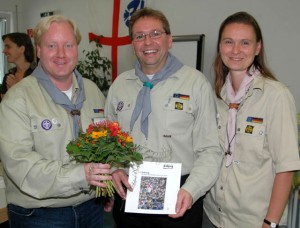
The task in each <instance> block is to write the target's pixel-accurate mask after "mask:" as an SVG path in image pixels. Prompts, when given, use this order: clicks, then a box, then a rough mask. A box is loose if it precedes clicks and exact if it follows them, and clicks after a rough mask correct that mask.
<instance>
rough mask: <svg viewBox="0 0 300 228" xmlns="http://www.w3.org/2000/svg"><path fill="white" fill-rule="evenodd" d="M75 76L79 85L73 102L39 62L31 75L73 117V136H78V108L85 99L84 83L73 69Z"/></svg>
mask: <svg viewBox="0 0 300 228" xmlns="http://www.w3.org/2000/svg"><path fill="white" fill-rule="evenodd" d="M74 74H75V77H76V79H77V83H78V86H79V94H78V97H77V99H76V101H75V103H74V104H73V103H72V102H71V101H70V99H69V98H68V97H67V95H66V94H64V93H63V92H62V91H60V90H59V89H58V88H57V87H56V86H55V85H54V84H53V83H52V82H51V80H50V79H49V76H48V75H47V74H46V73H45V71H44V70H43V68H42V67H41V65H40V64H39V65H38V66H37V68H36V69H35V70H34V71H33V73H32V75H33V76H34V77H36V78H37V80H38V82H39V83H40V84H41V85H42V86H43V87H44V89H45V90H46V91H47V93H48V94H49V95H50V97H51V98H52V100H53V102H55V103H56V104H59V105H61V106H62V107H63V108H64V109H66V110H67V111H68V112H69V113H70V114H71V115H72V117H73V130H74V137H75V138H77V137H78V132H79V129H80V128H81V127H80V109H81V108H82V105H83V102H84V101H85V93H84V85H83V79H82V76H81V75H80V74H79V73H78V72H77V71H76V70H75V71H74Z"/></svg>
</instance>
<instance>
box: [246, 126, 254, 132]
mask: <svg viewBox="0 0 300 228" xmlns="http://www.w3.org/2000/svg"><path fill="white" fill-rule="evenodd" d="M253 128H254V126H252V125H247V127H246V128H245V133H248V134H252V133H253Z"/></svg>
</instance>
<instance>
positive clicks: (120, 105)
mask: <svg viewBox="0 0 300 228" xmlns="http://www.w3.org/2000/svg"><path fill="white" fill-rule="evenodd" d="M123 107H124V102H123V101H120V102H119V103H118V105H117V111H121V110H122V109H123Z"/></svg>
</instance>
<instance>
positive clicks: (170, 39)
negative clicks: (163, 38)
mask: <svg viewBox="0 0 300 228" xmlns="http://www.w3.org/2000/svg"><path fill="white" fill-rule="evenodd" d="M172 44H173V37H172V34H169V35H168V47H169V49H171V48H172Z"/></svg>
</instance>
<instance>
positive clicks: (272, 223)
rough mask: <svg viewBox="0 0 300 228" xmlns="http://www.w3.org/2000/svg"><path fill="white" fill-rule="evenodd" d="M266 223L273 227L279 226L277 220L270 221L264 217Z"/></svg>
mask: <svg viewBox="0 0 300 228" xmlns="http://www.w3.org/2000/svg"><path fill="white" fill-rule="evenodd" d="M264 223H266V224H268V225H269V226H270V227H271V228H279V224H276V223H275V222H270V221H269V220H267V219H264Z"/></svg>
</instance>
